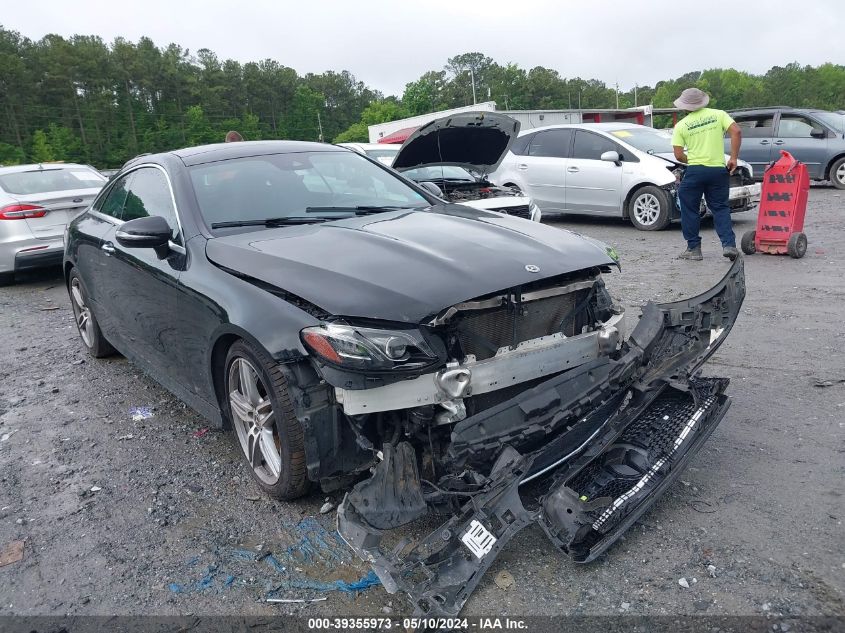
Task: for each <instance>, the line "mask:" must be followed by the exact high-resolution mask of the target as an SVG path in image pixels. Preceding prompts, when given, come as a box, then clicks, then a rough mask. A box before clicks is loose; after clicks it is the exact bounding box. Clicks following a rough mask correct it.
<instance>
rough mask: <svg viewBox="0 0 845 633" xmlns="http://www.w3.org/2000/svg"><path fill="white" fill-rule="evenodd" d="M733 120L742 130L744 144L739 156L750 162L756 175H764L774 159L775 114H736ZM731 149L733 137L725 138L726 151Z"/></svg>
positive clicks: (728, 151)
mask: <svg viewBox="0 0 845 633" xmlns="http://www.w3.org/2000/svg"><path fill="white" fill-rule="evenodd" d="M733 120H734V121H735V122H736V124H737V125H738V126H739V128H740V130H741V131H742V145H741V146H740V149H739V157H740V158H741V159H742V160H744V161H745V162H747V163H749V164H750V165H751V167H752V168H753V169H754V175H755V176H757V177H758V178H762V177H763V172H764V171H765V169H766V166H767V165H768V164H769V163H770V162H771V160H772V143H773V141H774V131H775V114H774V112H770V113H764V114H748V115H735V116H734V117H733ZM730 151H731V139H730V137H726V138H725V153H726V154H729V153H730Z"/></svg>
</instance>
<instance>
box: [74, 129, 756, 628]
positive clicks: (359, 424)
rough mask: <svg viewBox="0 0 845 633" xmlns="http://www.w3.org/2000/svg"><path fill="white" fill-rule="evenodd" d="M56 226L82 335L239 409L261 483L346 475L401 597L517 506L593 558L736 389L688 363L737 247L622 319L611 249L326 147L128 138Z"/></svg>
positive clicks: (434, 593) (207, 407)
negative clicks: (711, 273) (678, 295)
mask: <svg viewBox="0 0 845 633" xmlns="http://www.w3.org/2000/svg"><path fill="white" fill-rule="evenodd" d="M65 244H66V247H65V249H66V250H65V258H64V271H65V278H66V281H67V286H68V290H69V294H70V298H71V302H72V305H73V310H74V314H75V316H76V322H77V325H78V327H79V333H80V335H81V338H82V341H83V343H84V344H85V346H86V347H87V348H88V350H89V351H90V353H91V354H92V355H93V356H95V357H100V356H105V355H107V354H110V353H113V352H114V351H115V350H116V351H118V352H120V353H122V354H124V355H125V356H127V357H128V358H129V359H131V360H132V361H133V362H135V363H137V364H138V365H139V366H140V367H142V368H143V369H144V370H145V371H146V372H147V373H149V375H150V376H151V377H153V378H154V379H155V380H157V381H159V382H160V383H161V384H162V385H163V386H164V387H166V388H167V389H169V390H170V391H172V392H173V393H174V394H175V395H176V396H178V397H179V398H180V399H182V400H183V401H184V402H186V403H187V404H188V405H190V406H191V407H193V408H194V409H196V410H197V411H198V412H199V413H201V414H202V415H204V416H205V417H207V418H208V419H209V420H211V421H213V422H216V423H218V424H220V425H223V426H225V427H229V428H231V430H232V432H233V435H234V436H235V438H236V439H237V443H238V445H239V446H240V448H241V449H242V451H243V454H244V456H245V458H246V460H247V462H248V464H249V467H250V468H251V470H252V472H253V474H254V477H255V480H256V481H257V482H258V484H259V485H260V486H261V487H262V488H263V489H264V490H265V491H267V493H268V494H270V495H272V496H274V497H276V498H278V499H293V498H295V497H298V496H300V495H302V494H304V493H305V492H306V491H307V490H308V488H309V486H310V485H320V486H322V488H323V489H324V490H330V489H338V488H349V489H350V491H349V492H348V493H347V495H346V497H345V499H344V501H343V503H341V505H340V506H339V508H338V515H337V520H338V530H339V532H340V534H341V536H342V537H343V538H344V539H345V540H346V542H347V543H348V544H349V545H350V546H351V547H352V548H353V549H354V550H355V551H356V552H357V553H358V554H359V555H360V556H362V557H363V558H364V559H365V560H367V561H369V562H370V563H371V564H372V566H373V568H374V570H375V571H376V573H377V574H378V575H379V577H380V578H381V580H382V582H383V584H384V586H385V588H386V589H387V590H388V591H390V592H395V591H397V590H402V591H404V592H406V593H407V594H408V595H409V596H410V598H411V600H412V603H413V607H414V610H415V611H416V612H417V613H422V614H456V613H458V612H459V611H460V609H461V607H462V606H463V604H464V602H466V600H467V598H468V596H469V594H470V593H471V592H472V590H473V589H474V587H475V585H476V584H477V583H478V581H479V579H480V578H481V575H482V573H483V572H484V571H485V570H486V569H487V568H488V567H489V565H490V564H491V563H492V561H493V559H494V558H495V557H496V555H497V554H498V552H499V551H500V550H501V548H502V547H503V546H504V545H505V544H506V543H507V542H508V541H509V540H510V538H511V537H513V535H514V534H516V533H517V532H518V531H519V530H520V529H522V528H523V527H525V526H526V525H528V524H530V523H532V522H536V523H538V524H539V525H540V526H541V527H542V528H543V530H545V532H546V533H547V534H548V536H549V537H550V539H551V540H552V542H553V543H554V544H555V545H556V546H557V547H559V548H561V549H562V550H563V551H565V552H567V553H568V554H569V555H570V556H572V558H573V559H574V560H576V561H579V562H586V561H589V560H592V559H594V558H595V557H596V556H598V555H599V554H600V553H601V552H602V551H604V550H605V549H606V548H607V547H608V546H609V545H610V544H611V543H613V542H614V541H615V540H616V539H617V538H618V537H619V536H620V535H621V534H622V533H623V531H624V530H625V529H626V528H627V527H628V526H629V525H631V523H633V522H634V521H635V520H636V519H637V517H638V516H640V515H641V514H642V513H643V512H644V511H645V510H646V509H647V508H648V507H649V506H650V505H651V504H652V503H653V502H654V500H655V499H656V498H657V497H658V496H659V495H660V493H662V491H663V490H665V489H666V487H667V486H668V485H669V484H670V483H671V482H672V481H673V480H674V479H675V478H676V477H677V476H678V474H679V473H680V472H681V469H682V468H683V467H684V466H685V464H686V463H687V461H688V460H689V459H690V458H691V457H692V456H693V455H694V454H695V453H696V452H697V451H698V449H699V448H700V447H701V445H702V443H703V442H704V440H705V439H706V438H707V436H708V435H709V434H710V433H711V432H712V430H713V429H714V428H715V426H716V425H717V424H718V423H719V421H720V420H721V419H722V417H723V416H724V415H725V412H726V411H727V409H728V406H729V404H730V401H729V399H728V398H727V396H726V395H725V394H724V391H725V388H726V387H727V384H728V381H727V379H723V378H704V377H701V375H700V373H699V368H700V367H701V365H702V364H703V363H704V361H705V360H706V359H707V357H708V356H709V355H710V354H712V352H713V351H714V350H715V349H716V347H718V346H719V345H720V344H721V343H722V341H723V340H724V339H725V337H726V335H727V333H728V332H729V330H730V329H731V327H732V325H733V323H734V321H735V319H736V317H737V315H738V313H739V309H740V306H741V304H742V300H743V298H744V295H745V286H744V276H743V268H742V259H741V258H739V259H737V260H736V261H735V262H734V263H733V264H732V266H731V268H730V269H729V270H728V272H727V274H726V275H725V277H724V278H723V279H722V280H721V281H720V282H718V283H717V284H716V285H715V286H714V287H713V288H712V289H711V290H709V291H708V292H706V293H704V294H702V295H700V296H698V297H695V298H692V299H689V300H685V301H679V302H675V303H666V304H656V303H649V304H647V305H646V306H645V308H644V309H643V313H642V316H641V318H640V320H639V321H638V323H637V325H636V327H635V328H634V329H633V331H632V332H631V333H630V335H629V336H627V337H626V336H625V331H624V327H623V324H624V313H623V310H622V309H621V307H620V306H619V305H618V304H617V303H616V302H614V300H613V299H612V298H611V296H610V295H609V293H608V292H607V290H606V288H605V285H604V282H603V281H602V275H603V274H607V273H609V272H611V270H612V269H614V268H616V267H617V266H618V262H617V258H616V255H615V252H614V251H613V250H612V249H610V248H608V247H606V246H605V245H603V244H601V243H599V242H596V241H594V240H591V239H588V238H585V237H582V236H579V235H577V234H574V233H571V232H568V231H564V230H560V229H557V228H552V227H548V226H543V225H541V224H539V223H536V222H531V221H529V220H525V219H520V218H517V217H509V216H507V215H503V214H500V213H496V212H492V211H483V210H478V209H471V208H468V207H463V206H460V205H455V204H449V203H446V202H444V201H443V200H440V199H438V198H436V197H433V196H432V195H431V194H430V193H429V192H428V191H427V190H426V189H423V188H421V187H420V186H418V185H416V184H415V183H413V182H411V181H409V180H406V179H405V178H403V177H402V176H401V175H399V174H397V173H396V172H393V171H392V170H390V169H389V168H387V167H384V166H383V165H381V164H379V163H378V162H374V161H372V160H370V159H368V158H366V157H365V156H362V155H360V154H358V153H356V152H353V151H349V150H346V149H343V148H339V147H336V146H332V145H324V144H317V143H305V142H292V141H290V142H284V141H265V142H252V143H243V142H242V143H229V144H223V145H209V146H203V147H194V148H189V149H184V150H179V151H174V152H168V153H163V154H157V155H147V156H140V157H138V158H135V159H134V160H132V161H130V162H129V163H127V164H126V165H125V166H124V167H123V168H122V169H121V171H120V172H119V173H118V174H117V175H116V176H115V177H113V178H112V180H111V181H110V182H109V183H108V185H107V186H106V187H105V188H104V189H103V191H102V192H101V193H100V195H99V196H98V197H97V198H96V199H95V201H94V202H93V204H92V206H91V207H90V208H89V209H87V210H86V211H85V212H84V213H82V214H81V215H80V216H78V217H77V218H76V219H74V220H73V221H72V222H71V223H70V224H69V226H68V231H67V235H66V239H65ZM528 482H534V483H532V484H531V485H530V486H525V484H527V483H528ZM526 495H527V496H533V501H532V503H530V504H523V500H524V496H526ZM432 512H438V513H445V514H446V515H447V517H448V518H447V519H446V521H445V523H444V524H443V525H441V526H440V527H439V528H438V529H437V530H435V531H434V532H433V533H432V534H431V535H430V536H429V537H427V538H425V539H423V540H422V541H421V542H419V543H417V545H416V546H411V545H408V546H406V547H405V548H404V549H394V550H393V551H391V552H384V551H382V548H381V547H380V540H381V538H382V533H383V531H384V530H387V529H391V528H396V527H399V526H402V525H405V524H407V523H410V522H412V521H415V520H417V519H420V518H421V517H423V516H425V515H427V514H429V513H432Z"/></svg>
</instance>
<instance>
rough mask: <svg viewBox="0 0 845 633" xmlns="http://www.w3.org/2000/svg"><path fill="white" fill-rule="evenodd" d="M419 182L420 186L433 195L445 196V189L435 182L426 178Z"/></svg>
mask: <svg viewBox="0 0 845 633" xmlns="http://www.w3.org/2000/svg"><path fill="white" fill-rule="evenodd" d="M417 184H419V186H420V187H422V188H423V189H425V190H426V191H427V192H428V193H430V194H431V195H433V196H437V197H438V198H443V190H442V189H441V188H440V187H438V186H437V185H435V184H434V183H433V182H428V181H425V180H424V181H423V182H420V183H417Z"/></svg>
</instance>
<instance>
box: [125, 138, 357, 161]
mask: <svg viewBox="0 0 845 633" xmlns="http://www.w3.org/2000/svg"><path fill="white" fill-rule="evenodd" d="M337 151H341V148H339V147H338V146H337V145H330V144H328V143H314V142H311V141H237V142H234V143H214V144H211V145H197V146H196V147H186V148H183V149H177V150H173V151H171V152H162V153H161V154H142V155H140V156H136V157H135V158H133V159H132V160H130V161H129V162H127V163H126V165H129V164H134V163H136V162H145V161H150V162H158V161H159V160H161V159H163V158H164V157H167V156H175V157H177V158H179V159H180V160H181V161H182V162H183V163H184V164H185V165H186V166H188V167H191V166H193V165H201V164H203V163H213V162H215V161H219V160H229V159H232V158H246V157H248V156H266V155H269V154H293V153H297V152H337ZM342 151H348V150H342ZM126 165H124V167H125V166H126Z"/></svg>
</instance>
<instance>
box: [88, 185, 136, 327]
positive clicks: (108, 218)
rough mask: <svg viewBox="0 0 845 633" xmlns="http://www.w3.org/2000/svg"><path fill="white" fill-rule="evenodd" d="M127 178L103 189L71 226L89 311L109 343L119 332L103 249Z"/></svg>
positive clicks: (115, 222) (117, 217) (111, 235)
mask: <svg viewBox="0 0 845 633" xmlns="http://www.w3.org/2000/svg"><path fill="white" fill-rule="evenodd" d="M130 176H131V174H129V175H125V176H121V177H120V178H118V179H116V180H115V181H114V182H112V183H111V184H110V185H108V186H107V188H106V189H105V191H103V192H102V193H101V194H100V196H99V197H98V198H97V199H96V200H94V204H93V205H92V206H91V209H89V210H88V211H87V212H86V213H84V214H83V215H82V216H80V218H79V221H78V222H77V223H76V224H75V227H74V230H75V231H76V232H77V240H76V244H77V251H76V266H77V269H78V270H79V275H80V277H81V279H82V283H83V285H84V286H85V290H86V292H87V293H88V299H89V301H90V305H91V309H92V310H93V311H94V315H95V316H96V317H97V322H98V323H99V325H100V329H101V330H102V331H103V334H104V335H105V337H106V338H107V339H108V340H109V341H116V339H117V337H118V334H119V328H118V324H117V322H116V321H115V314H114V312H113V310H114V306H113V305H112V302H111V301H110V300H109V297H108V294H109V288H108V286H110V285H111V284H110V283H109V280H108V276H107V272H106V271H107V269H108V268H109V264H110V262H109V257H110V255H111V253H110V252H108V251H109V247H108V246H106V248H105V250H104V249H103V246H104V245H105V244H107V243H111V241H113V239H114V229H115V226H117V225H118V224H120V216H121V215H122V213H123V204H124V202H125V201H126V195H127V193H128V182H129V178H130Z"/></svg>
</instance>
